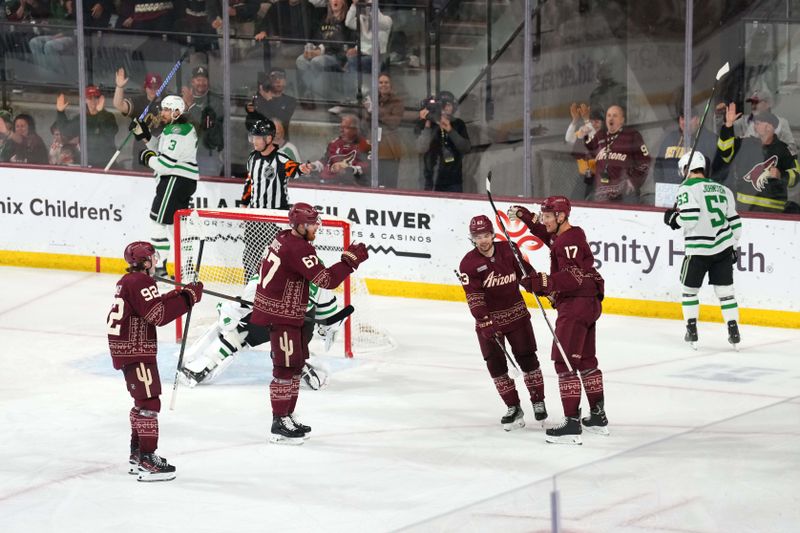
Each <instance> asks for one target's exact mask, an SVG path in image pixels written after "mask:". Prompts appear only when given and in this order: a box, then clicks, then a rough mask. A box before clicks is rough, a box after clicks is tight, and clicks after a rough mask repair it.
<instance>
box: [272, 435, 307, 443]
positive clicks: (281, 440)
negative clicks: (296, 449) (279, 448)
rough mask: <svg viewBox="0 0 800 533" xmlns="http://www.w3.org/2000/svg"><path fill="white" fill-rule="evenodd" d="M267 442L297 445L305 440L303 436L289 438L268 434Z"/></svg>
mask: <svg viewBox="0 0 800 533" xmlns="http://www.w3.org/2000/svg"><path fill="white" fill-rule="evenodd" d="M269 442H270V443H271V444H288V445H291V446H299V445H300V444H303V443H304V442H305V438H304V437H298V438H291V437H284V436H283V435H270V437H269Z"/></svg>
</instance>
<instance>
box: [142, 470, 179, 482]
mask: <svg viewBox="0 0 800 533" xmlns="http://www.w3.org/2000/svg"><path fill="white" fill-rule="evenodd" d="M173 479H175V472H165V473H161V474H153V473H152V472H146V473H145V472H139V477H138V478H136V481H142V482H145V483H149V482H151V481H172V480H173Z"/></svg>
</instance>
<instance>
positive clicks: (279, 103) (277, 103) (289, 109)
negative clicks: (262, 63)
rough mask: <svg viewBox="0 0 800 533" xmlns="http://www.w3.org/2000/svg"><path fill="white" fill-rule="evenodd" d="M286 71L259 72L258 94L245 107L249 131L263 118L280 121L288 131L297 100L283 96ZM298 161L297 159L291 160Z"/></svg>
mask: <svg viewBox="0 0 800 533" xmlns="http://www.w3.org/2000/svg"><path fill="white" fill-rule="evenodd" d="M285 89H286V71H285V70H283V69H282V68H278V67H275V68H273V69H272V70H271V71H270V73H269V75H267V74H266V73H265V72H261V73H259V75H258V94H256V95H255V96H254V97H253V101H252V102H249V103H248V104H247V106H246V110H247V117H246V119H245V127H246V128H247V129H248V131H249V130H250V126H251V125H253V124H255V123H256V122H258V121H259V120H263V119H265V118H269V119H272V120H273V121H274V120H275V119H278V120H280V121H281V122H282V123H283V124H284V125H285V126H286V127H287V129H288V126H289V122H290V121H291V120H292V115H294V110H295V108H296V107H297V100H295V99H294V98H293V97H291V96H289V95H288V94H285V93H284V92H283V91H284V90H285ZM292 159H294V160H295V161H298V159H297V158H294V157H293V158H292Z"/></svg>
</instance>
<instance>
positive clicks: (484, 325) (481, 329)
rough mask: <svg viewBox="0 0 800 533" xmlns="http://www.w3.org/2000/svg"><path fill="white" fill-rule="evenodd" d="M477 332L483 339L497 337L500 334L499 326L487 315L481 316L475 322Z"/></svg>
mask: <svg viewBox="0 0 800 533" xmlns="http://www.w3.org/2000/svg"><path fill="white" fill-rule="evenodd" d="M477 327H478V333H480V334H481V337H483V338H484V339H491V338H493V337H497V336H498V335H500V328H498V327H497V325H495V323H494V322H492V319H491V318H489V317H488V316H486V317H483V318H482V319H480V320H479V321H478V324H477Z"/></svg>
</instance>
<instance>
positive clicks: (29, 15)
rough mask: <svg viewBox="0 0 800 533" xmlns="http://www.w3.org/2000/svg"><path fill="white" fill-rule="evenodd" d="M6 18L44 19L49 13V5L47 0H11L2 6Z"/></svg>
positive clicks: (14, 20) (11, 19) (15, 20)
mask: <svg viewBox="0 0 800 533" xmlns="http://www.w3.org/2000/svg"><path fill="white" fill-rule="evenodd" d="M3 7H4V8H5V12H6V19H7V20H10V21H12V22H20V21H23V20H30V19H36V20H40V19H46V18H47V17H48V16H49V15H50V5H49V2H48V1H47V0H11V1H7V2H5V5H4V6H3Z"/></svg>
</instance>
